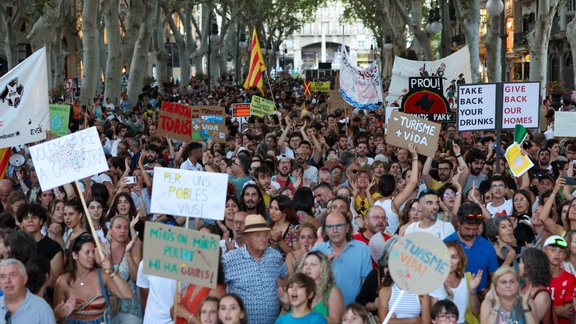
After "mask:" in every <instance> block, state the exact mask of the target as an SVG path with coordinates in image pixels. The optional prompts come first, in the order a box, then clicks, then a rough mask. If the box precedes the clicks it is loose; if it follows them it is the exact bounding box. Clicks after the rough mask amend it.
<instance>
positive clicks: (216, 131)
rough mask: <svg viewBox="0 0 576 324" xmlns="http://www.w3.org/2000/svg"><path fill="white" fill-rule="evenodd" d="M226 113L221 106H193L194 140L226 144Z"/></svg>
mask: <svg viewBox="0 0 576 324" xmlns="http://www.w3.org/2000/svg"><path fill="white" fill-rule="evenodd" d="M225 120H226V112H225V111H224V107H220V106H192V125H193V126H192V140H193V141H196V142H198V141H207V140H208V139H212V140H213V141H214V142H218V143H226V125H225Z"/></svg>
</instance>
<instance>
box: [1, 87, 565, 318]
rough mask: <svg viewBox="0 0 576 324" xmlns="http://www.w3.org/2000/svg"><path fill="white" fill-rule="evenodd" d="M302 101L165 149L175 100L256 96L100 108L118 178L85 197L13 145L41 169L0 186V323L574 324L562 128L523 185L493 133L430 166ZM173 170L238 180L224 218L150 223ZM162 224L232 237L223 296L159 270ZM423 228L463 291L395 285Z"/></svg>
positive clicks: (93, 107)
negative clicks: (399, 251)
mask: <svg viewBox="0 0 576 324" xmlns="http://www.w3.org/2000/svg"><path fill="white" fill-rule="evenodd" d="M303 88H304V86H303V82H302V81H301V80H295V79H281V80H278V81H276V82H274V83H273V84H272V85H271V89H267V91H266V96H267V97H268V98H270V96H272V98H273V99H274V100H275V103H276V106H277V111H276V112H275V113H274V114H273V115H270V116H265V117H258V118H257V117H254V116H251V117H249V118H245V119H243V120H241V119H240V118H235V117H232V116H230V115H228V116H227V118H226V138H225V140H224V141H219V140H216V139H205V140H203V141H196V142H193V141H192V140H190V141H189V142H181V141H177V140H174V139H170V138H165V137H160V136H158V135H157V132H158V128H159V126H158V110H159V109H161V106H162V102H163V101H173V102H180V103H185V104H189V105H220V106H224V107H226V108H227V109H229V108H230V107H231V104H233V103H249V102H250V101H251V97H252V96H253V95H262V94H261V93H260V92H259V90H258V89H250V90H247V91H245V90H244V89H242V88H241V87H238V86H233V85H226V84H225V83H222V84H220V85H217V86H215V87H212V90H211V91H210V92H208V90H207V87H206V84H205V82H203V81H202V80H196V79H192V80H191V81H190V84H189V85H188V87H187V88H186V89H183V90H181V89H180V88H179V87H177V86H175V85H171V86H167V89H165V90H166V91H165V92H162V93H161V92H160V91H159V90H158V89H157V88H145V89H144V92H143V93H142V94H141V95H140V96H139V98H138V102H135V103H130V102H128V99H127V97H126V96H122V98H123V99H122V101H121V102H117V103H115V102H112V100H110V99H109V98H95V99H94V100H93V102H91V103H90V105H88V107H86V111H85V113H84V114H79V115H76V114H73V115H72V119H71V122H70V131H71V132H73V131H75V130H78V129H81V128H84V127H90V126H95V127H96V128H97V129H98V132H99V134H100V138H101V142H102V146H103V149H104V152H105V154H106V157H107V160H108V165H109V170H108V171H106V172H103V173H100V174H97V175H94V176H92V177H89V178H85V179H82V180H81V184H82V185H81V188H76V187H73V186H71V185H65V186H62V187H58V188H55V189H52V190H47V191H43V190H42V189H41V188H40V185H39V182H38V175H37V174H36V171H35V169H34V165H33V162H34V161H32V160H31V158H30V154H29V147H30V146H31V145H33V144H28V145H20V146H17V147H13V148H12V151H13V153H14V154H21V155H22V156H24V157H25V158H26V160H27V163H26V164H25V165H24V166H23V167H14V166H11V167H10V168H9V170H8V172H7V177H6V178H5V179H3V180H0V211H1V212H2V214H0V258H1V259H2V261H1V262H0V289H1V291H2V296H1V297H0V319H1V318H4V319H5V321H6V322H7V323H55V322H62V323H102V322H106V323H150V324H152V323H196V324H197V323H225V324H236V323H253V324H268V323H280V324H284V323H330V324H334V323H363V324H368V323H381V322H382V320H384V318H386V317H387V316H389V317H390V318H391V319H390V322H389V323H574V322H576V312H575V304H576V297H575V296H576V295H575V288H576V278H575V277H574V275H576V235H575V234H576V206H574V205H575V204H574V203H573V202H576V200H575V199H574V197H575V196H574V195H576V194H574V186H573V185H572V184H573V183H574V182H570V181H569V180H570V178H571V177H573V176H574V163H573V162H574V161H576V141H573V140H572V139H570V138H561V139H557V138H554V137H553V129H551V128H548V127H544V129H543V130H535V131H533V132H530V133H529V134H528V137H527V138H526V139H525V141H524V143H523V149H524V151H525V153H526V154H527V155H528V156H529V158H530V159H531V160H532V161H533V163H534V167H533V168H532V169H531V170H529V171H528V172H526V173H525V174H523V175H522V176H521V177H519V178H517V177H513V176H511V173H510V172H509V167H508V165H507V163H506V160H505V159H503V158H501V156H502V152H503V151H504V150H505V149H506V147H507V146H508V144H510V143H512V142H513V138H512V136H511V134H508V133H503V134H502V137H501V140H500V146H498V145H496V142H495V133H494V132H493V131H485V132H475V133H459V132H458V130H457V128H456V126H455V125H454V124H450V123H447V124H443V125H442V132H441V134H440V139H439V142H438V148H437V152H436V155H435V156H434V157H425V156H423V155H421V154H419V152H418V147H417V146H416V145H415V144H407V145H406V146H405V147H395V146H393V145H389V144H387V143H386V135H385V134H386V129H387V128H386V124H385V122H384V121H385V116H384V114H385V112H384V109H383V108H379V109H375V110H361V109H351V108H346V107H332V106H330V104H329V103H328V100H327V99H328V97H327V94H326V93H314V94H313V96H312V97H305V96H304V95H303V93H304V91H303ZM545 103H546V102H545ZM545 103H544V104H545ZM544 104H543V109H546V107H545V105H544ZM228 111H229V110H228ZM546 116H547V120H548V123H550V124H551V123H552V120H553V113H552V114H550V113H546ZM544 126H546V125H544ZM156 166H162V167H171V168H180V169H185V170H193V171H203V172H218V173H225V174H228V175H229V184H228V192H227V196H226V201H225V202H223V204H225V206H226V209H225V215H223V220H222V221H214V220H210V219H189V222H186V217H185V216H182V215H160V214H152V213H151V212H150V203H151V197H152V191H153V188H152V184H153V182H152V177H153V169H154V167H156ZM131 177H134V179H135V181H131V179H133V178H131ZM81 195H82V196H83V197H84V199H85V200H86V202H87V206H88V210H87V211H86V210H84V209H83V207H82V204H81V203H80V196H81ZM217 216H222V215H217ZM88 218H90V219H91V220H92V222H93V223H94V225H95V233H92V232H91V231H90V229H89V227H88V226H87V220H88ZM148 221H149V222H157V223H162V224H167V225H171V226H180V227H184V226H186V224H188V227H189V228H190V229H194V230H198V231H205V232H209V233H212V234H216V235H219V236H220V237H221V241H220V247H221V255H220V265H219V269H218V271H219V273H218V282H217V286H216V288H213V289H211V288H207V287H202V286H199V285H194V284H184V285H182V287H180V289H178V288H177V287H179V285H177V282H176V281H175V280H172V279H169V278H164V277H159V276H153V275H149V274H146V273H144V272H143V262H144V260H143V242H142V241H143V239H144V238H143V233H144V226H145V222H148ZM413 232H427V233H430V234H432V235H434V236H436V237H437V238H438V239H440V240H443V241H444V242H445V244H446V247H447V250H448V251H449V255H450V271H449V275H448V277H447V279H446V281H445V282H444V283H438V287H437V289H435V290H434V291H432V292H430V293H429V294H425V295H418V294H413V293H410V292H402V289H401V288H400V287H399V286H398V285H397V284H396V283H395V282H394V279H393V278H392V276H391V275H390V273H389V272H388V256H389V254H390V250H391V248H392V247H393V245H394V244H395V243H396V242H397V241H398V239H399V238H400V237H402V236H404V235H408V234H410V233H413ZM97 242H99V243H100V245H101V246H102V251H101V252H100V251H99V250H98V248H97V244H96V243H97ZM399 298H400V300H399V302H398V303H397V307H395V308H393V307H392V305H394V304H395V303H396V302H397V300H398V299H399ZM390 313H391V314H390Z"/></svg>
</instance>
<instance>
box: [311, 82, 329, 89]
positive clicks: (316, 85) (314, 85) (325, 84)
mask: <svg viewBox="0 0 576 324" xmlns="http://www.w3.org/2000/svg"><path fill="white" fill-rule="evenodd" d="M311 83H312V91H314V92H330V82H329V81H325V82H311Z"/></svg>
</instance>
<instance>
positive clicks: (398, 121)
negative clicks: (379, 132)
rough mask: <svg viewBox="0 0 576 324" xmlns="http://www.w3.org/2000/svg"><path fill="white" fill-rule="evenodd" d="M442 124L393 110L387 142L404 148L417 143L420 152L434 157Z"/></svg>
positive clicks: (417, 149)
mask: <svg viewBox="0 0 576 324" xmlns="http://www.w3.org/2000/svg"><path fill="white" fill-rule="evenodd" d="M440 126H441V125H440V124H438V123H435V122H431V121H427V120H424V119H421V118H418V117H416V116H414V115H410V114H405V113H401V112H399V111H392V115H391V116H390V122H389V124H388V131H387V132H386V143H388V144H392V145H395V146H398V147H402V148H406V149H407V148H408V144H410V143H414V144H416V151H417V152H418V154H422V155H426V156H430V157H434V155H435V154H436V148H437V146H438V138H439V137H440Z"/></svg>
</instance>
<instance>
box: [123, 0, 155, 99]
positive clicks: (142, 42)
mask: <svg viewBox="0 0 576 324" xmlns="http://www.w3.org/2000/svg"><path fill="white" fill-rule="evenodd" d="M153 1H154V0H144V3H145V8H144V13H145V14H144V17H146V19H145V20H144V21H143V22H142V24H141V25H140V29H139V31H138V39H136V43H135V45H134V51H133V54H132V61H131V64H130V78H129V80H128V102H129V103H130V105H132V106H134V105H135V104H136V102H137V101H138V100H137V99H138V95H139V94H140V92H141V91H142V87H143V86H144V77H145V73H146V68H145V67H146V61H147V58H148V52H149V50H150V43H151V40H152V32H153V30H154V26H153V22H154V6H153V4H152V2H153Z"/></svg>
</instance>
